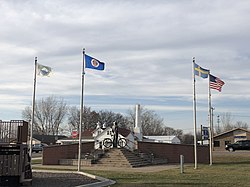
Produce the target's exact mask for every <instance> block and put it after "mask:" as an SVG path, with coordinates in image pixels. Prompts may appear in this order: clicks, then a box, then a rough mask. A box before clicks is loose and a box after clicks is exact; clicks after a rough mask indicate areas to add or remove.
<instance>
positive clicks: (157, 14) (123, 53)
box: [0, 0, 250, 128]
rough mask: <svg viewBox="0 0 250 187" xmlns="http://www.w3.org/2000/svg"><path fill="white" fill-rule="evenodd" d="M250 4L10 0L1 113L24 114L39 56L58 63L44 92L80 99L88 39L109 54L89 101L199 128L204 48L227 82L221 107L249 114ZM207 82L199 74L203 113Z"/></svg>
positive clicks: (208, 62)
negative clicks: (143, 110) (195, 69)
mask: <svg viewBox="0 0 250 187" xmlns="http://www.w3.org/2000/svg"><path fill="white" fill-rule="evenodd" d="M249 5H250V3H249V2H248V1H243V0H242V1H237V2H235V1H233V0H229V1H225V0H222V1H209V2H203V1H202V2H201V1H197V0H192V1H188V2H187V1H163V0H159V1H156V2H153V1H149V0H146V1H143V3H142V2H140V1H130V0H129V1H113V0H111V1H90V0H87V1H81V0H73V1H70V2H69V1H66V0H60V1H59V0H55V1H49V0H44V1H29V0H25V1H22V2H18V1H3V2H1V5H0V8H1V12H0V16H1V18H2V19H1V20H0V24H1V29H0V56H1V59H0V65H1V75H0V76H1V86H0V97H1V101H0V106H1V115H0V117H2V118H4V119H6V116H8V117H9V116H11V115H10V113H11V112H8V114H7V113H4V112H3V111H4V110H6V111H7V110H8V111H11V110H12V109H13V116H18V115H19V116H20V113H21V110H22V108H24V106H26V105H29V104H30V103H31V99H32V90H33V78H34V57H35V56H37V57H38V63H41V64H43V65H47V66H50V67H52V68H53V71H54V74H53V75H52V76H51V77H50V78H41V77H38V79H37V98H38V99H39V98H42V97H46V96H49V95H56V96H60V97H64V98H65V100H66V101H67V102H68V104H69V105H77V104H79V100H80V89H81V88H80V87H81V73H82V72H81V71H82V48H86V53H87V54H90V55H91V56H94V57H96V58H97V59H99V60H101V61H104V62H105V63H106V69H105V71H103V72H98V71H93V70H89V69H86V75H85V84H84V85H85V90H84V91H85V92H84V93H85V103H86V104H87V105H89V106H93V107H94V108H96V109H110V110H114V111H118V112H122V113H125V112H126V110H127V108H128V107H129V106H133V105H134V104H136V103H141V104H144V105H145V106H147V107H148V108H151V109H153V110H156V111H157V112H159V114H161V115H162V116H163V117H164V118H166V122H168V120H169V121H171V124H172V125H176V126H178V127H181V126H183V128H184V127H190V126H191V128H192V99H193V93H192V91H193V90H192V78H191V77H192V75H191V71H192V69H191V68H192V66H191V65H192V57H196V62H197V63H198V64H199V65H201V66H202V67H204V68H208V69H210V70H211V73H212V74H213V75H215V76H218V77H220V78H221V79H222V80H223V81H224V82H225V83H226V84H225V85H224V86H223V91H222V93H218V92H216V91H212V101H213V105H214V107H215V108H216V111H215V112H217V113H218V114H219V113H221V112H223V111H232V112H235V113H236V112H237V111H240V112H241V113H244V114H245V113H247V112H249V109H248V108H247V107H246V105H244V103H245V104H250V98H249V96H250V89H249V88H248V87H247V85H248V84H249V80H250V75H249V73H248V69H249V68H250V65H249V59H250V58H249V57H250V54H249V50H248V45H249V32H250V26H249V24H248V22H249V21H248V18H249V16H250V15H249V14H250V10H249V7H250V6H249ZM207 90H208V83H207V79H206V80H203V79H200V78H199V77H197V79H196V93H197V102H198V107H199V110H201V111H202V113H201V114H200V116H201V121H202V120H203V122H206V118H207V114H206V111H207V109H206V108H207V97H208V94H207ZM8 103H11V104H12V105H11V106H8ZM228 103H231V105H230V106H229V105H228ZM169 114H171V116H173V117H170V115H169ZM181 116H185V118H186V119H187V120H186V121H185V120H182V119H180V118H181ZM10 118H11V117H10ZM248 121H249V122H250V120H248Z"/></svg>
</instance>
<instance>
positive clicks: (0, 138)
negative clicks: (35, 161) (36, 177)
mask: <svg viewBox="0 0 250 187" xmlns="http://www.w3.org/2000/svg"><path fill="white" fill-rule="evenodd" d="M27 140H28V123H27V122H26V121H22V120H11V121H8V122H6V121H0V186H1V187H5V186H13V187H14V186H20V185H31V184H32V169H31V158H30V155H29V147H28V144H27Z"/></svg>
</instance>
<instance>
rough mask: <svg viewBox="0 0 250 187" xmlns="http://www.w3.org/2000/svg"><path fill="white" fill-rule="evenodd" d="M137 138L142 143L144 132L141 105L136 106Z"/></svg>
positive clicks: (135, 131) (135, 129)
mask: <svg viewBox="0 0 250 187" xmlns="http://www.w3.org/2000/svg"><path fill="white" fill-rule="evenodd" d="M134 133H135V136H136V137H137V139H138V140H139V141H142V130H141V109H140V105H139V104H137V105H136V106H135V128H134Z"/></svg>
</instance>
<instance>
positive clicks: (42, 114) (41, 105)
mask: <svg viewBox="0 0 250 187" xmlns="http://www.w3.org/2000/svg"><path fill="white" fill-rule="evenodd" d="M66 114H67V104H66V103H65V102H64V100H63V99H62V98H57V97H54V96H49V97H47V98H42V99H41V100H39V101H37V102H36V105H35V111H34V127H33V131H34V133H36V134H46V135H58V133H59V130H60V125H62V123H63V120H64V118H65V116H66ZM31 115H32V110H31V106H28V107H26V108H25V109H24V110H23V112H22V116H23V118H24V119H26V120H28V121H30V120H31V117H32V116H31Z"/></svg>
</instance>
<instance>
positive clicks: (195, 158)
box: [192, 57, 197, 169]
mask: <svg viewBox="0 0 250 187" xmlns="http://www.w3.org/2000/svg"><path fill="white" fill-rule="evenodd" d="M194 63H195V57H193V71H192V72H193V74H192V77H193V115H194V116H193V120H194V169H197V140H196V96H195V74H194Z"/></svg>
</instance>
